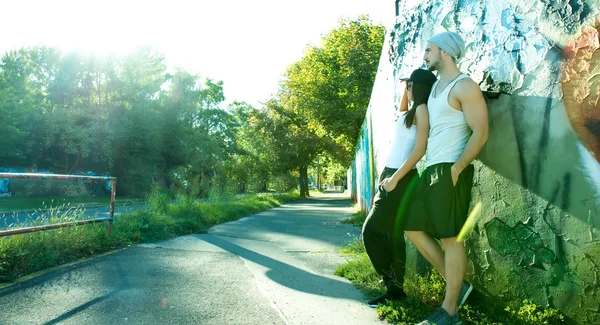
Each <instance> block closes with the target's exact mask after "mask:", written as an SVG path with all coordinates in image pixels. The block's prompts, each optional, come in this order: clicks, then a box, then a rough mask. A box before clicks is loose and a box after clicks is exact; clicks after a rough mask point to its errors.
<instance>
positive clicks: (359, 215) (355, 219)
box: [342, 207, 367, 227]
mask: <svg viewBox="0 0 600 325" xmlns="http://www.w3.org/2000/svg"><path fill="white" fill-rule="evenodd" d="M355 209H356V210H357V211H356V212H355V213H353V214H352V215H351V216H350V218H348V219H346V220H344V221H342V223H346V224H351V225H355V226H357V227H362V225H363V223H365V219H366V218H367V214H366V213H365V211H362V210H359V209H358V208H356V207H355Z"/></svg>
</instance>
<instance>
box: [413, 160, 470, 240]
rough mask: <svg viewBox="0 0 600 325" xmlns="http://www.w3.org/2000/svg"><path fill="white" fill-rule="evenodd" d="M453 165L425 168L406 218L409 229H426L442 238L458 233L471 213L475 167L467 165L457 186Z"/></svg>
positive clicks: (446, 164)
mask: <svg viewBox="0 0 600 325" xmlns="http://www.w3.org/2000/svg"><path fill="white" fill-rule="evenodd" d="M452 165H453V163H440V164H436V165H432V166H429V167H427V168H426V169H425V171H423V174H422V175H421V177H420V180H419V184H417V188H416V190H415V194H414V197H413V200H412V205H411V207H410V209H409V212H408V215H407V218H406V219H407V220H406V224H405V230H407V231H425V232H427V233H429V234H430V235H431V236H433V237H435V238H439V239H441V238H452V237H456V236H458V234H459V233H460V231H461V229H462V227H463V225H464V224H465V221H466V220H467V217H468V215H469V206H470V203H471V188H472V187H473V174H474V172H475V168H474V167H473V165H469V166H467V168H465V169H464V170H463V171H462V172H461V173H460V175H459V176H458V181H457V182H456V186H454V185H453V184H452V172H451V168H452Z"/></svg>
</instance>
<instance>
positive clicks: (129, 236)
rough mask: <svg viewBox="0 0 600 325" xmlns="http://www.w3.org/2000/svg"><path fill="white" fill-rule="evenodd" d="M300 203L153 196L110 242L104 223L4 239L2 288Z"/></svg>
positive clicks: (291, 196)
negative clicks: (108, 253) (31, 276)
mask: <svg viewBox="0 0 600 325" xmlns="http://www.w3.org/2000/svg"><path fill="white" fill-rule="evenodd" d="M298 198H299V195H298V194H297V193H286V194H263V195H255V196H247V197H245V198H243V199H239V200H231V201H216V202H195V201H193V200H190V199H187V200H181V201H180V202H177V203H175V204H173V203H171V199H170V197H169V196H167V195H164V194H161V193H159V192H158V191H154V192H153V193H152V194H151V195H150V196H149V197H148V198H147V208H146V209H142V210H138V211H136V212H133V213H129V214H125V215H122V216H120V217H118V218H117V219H116V220H115V222H114V226H113V236H111V237H109V236H108V231H107V229H108V224H106V223H101V224H95V225H86V226H79V227H69V228H60V229H55V230H48V231H42V232H36V233H30V234H23V235H15V236H10V237H2V238H0V282H7V281H11V280H14V279H16V278H18V277H21V276H24V275H27V274H30V273H34V272H37V271H40V270H43V269H46V268H49V267H52V266H56V265H59V264H63V263H68V262H71V261H74V260H77V259H81V258H84V257H88V256H92V255H96V254H100V253H103V252H106V251H109V250H114V249H118V248H122V247H126V246H127V245H131V244H135V243H140V242H148V241H158V240H164V239H169V238H173V237H176V236H179V235H184V234H190V233H202V232H205V231H206V228H208V227H210V226H212V225H215V224H218V223H222V222H227V221H231V220H235V219H239V218H241V217H243V216H246V215H249V214H252V213H257V212H260V211H264V210H268V209H270V208H273V207H276V206H278V205H280V204H283V203H285V202H289V201H293V200H296V199H298ZM75 213H81V212H77V211H76V212H75ZM76 217H77V216H76V215H73V214H71V215H69V216H66V215H64V214H63V215H58V216H55V217H53V218H51V220H50V222H51V223H54V222H65V221H68V220H71V219H74V218H76Z"/></svg>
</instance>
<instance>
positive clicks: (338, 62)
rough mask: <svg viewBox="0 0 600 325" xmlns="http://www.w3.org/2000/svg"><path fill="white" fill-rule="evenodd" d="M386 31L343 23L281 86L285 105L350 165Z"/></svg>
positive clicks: (364, 22) (307, 53)
mask: <svg viewBox="0 0 600 325" xmlns="http://www.w3.org/2000/svg"><path fill="white" fill-rule="evenodd" d="M384 31H385V30H384V27H382V26H379V25H373V24H372V23H371V22H370V20H369V19H368V18H367V17H365V16H361V17H359V18H358V19H357V20H354V21H349V20H347V19H341V20H340V22H339V26H338V27H337V28H336V29H334V30H332V31H331V32H330V33H328V34H327V35H325V36H324V37H323V38H322V44H321V47H316V46H310V47H308V48H307V50H306V51H305V53H304V56H303V57H302V59H301V60H300V61H298V62H296V63H294V64H293V65H291V66H290V67H289V68H288V69H287V72H286V75H285V78H284V80H283V82H282V95H281V101H282V104H283V105H284V106H285V107H288V108H289V109H290V110H291V111H293V112H294V113H295V114H298V115H302V116H305V117H306V119H307V123H306V126H307V127H308V128H309V129H310V130H311V132H315V133H316V134H317V135H319V136H320V137H321V138H323V140H324V141H326V142H327V144H326V145H325V146H324V149H325V150H327V151H328V152H329V153H330V154H331V155H332V156H333V157H334V158H335V159H336V160H337V161H338V162H340V163H341V164H343V165H346V166H347V165H348V164H349V163H350V161H351V160H352V157H353V156H354V150H355V144H356V139H357V138H358V135H359V132H360V128H361V126H362V123H363V119H364V116H365V112H366V110H367V107H368V104H369V100H370V95H371V90H372V88H373V84H374V82H375V76H376V74H377V66H378V63H379V56H380V53H381V48H382V46H383V38H384Z"/></svg>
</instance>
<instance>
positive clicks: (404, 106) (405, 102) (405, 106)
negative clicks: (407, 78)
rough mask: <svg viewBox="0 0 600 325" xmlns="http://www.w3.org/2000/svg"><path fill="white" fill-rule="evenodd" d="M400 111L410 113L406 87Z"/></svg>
mask: <svg viewBox="0 0 600 325" xmlns="http://www.w3.org/2000/svg"><path fill="white" fill-rule="evenodd" d="M399 110H400V112H406V111H408V89H406V85H404V94H402V100H401V101H400V108H399Z"/></svg>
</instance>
